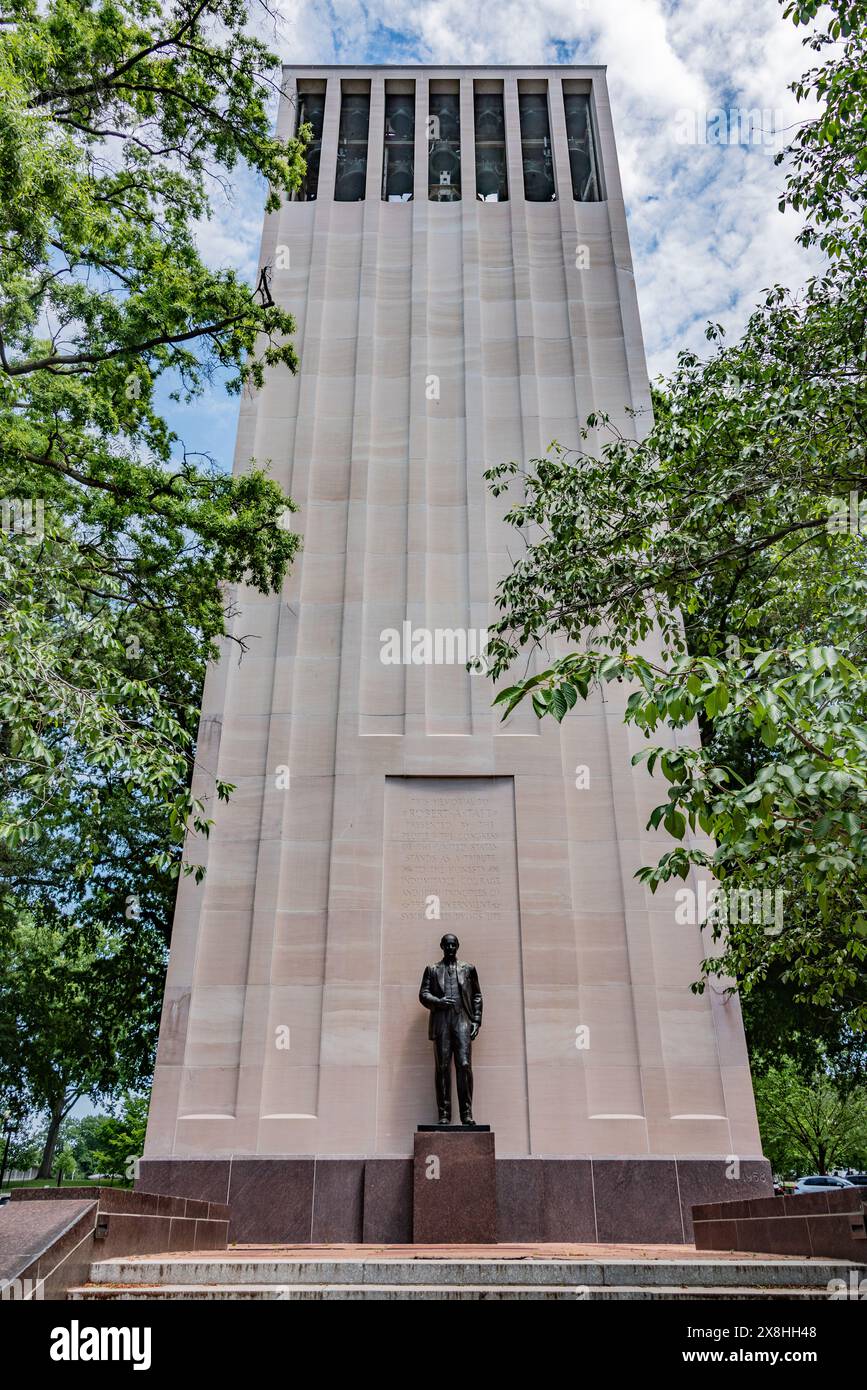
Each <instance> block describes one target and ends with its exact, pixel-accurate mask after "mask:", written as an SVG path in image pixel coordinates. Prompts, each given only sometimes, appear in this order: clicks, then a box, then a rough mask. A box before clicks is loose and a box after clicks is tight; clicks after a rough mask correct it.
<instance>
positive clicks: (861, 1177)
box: [846, 1173, 867, 1187]
mask: <svg viewBox="0 0 867 1390" xmlns="http://www.w3.org/2000/svg"><path fill="white" fill-rule="evenodd" d="M846 1181H847V1182H851V1183H852V1185H853V1186H854V1187H867V1173H847V1174H846Z"/></svg>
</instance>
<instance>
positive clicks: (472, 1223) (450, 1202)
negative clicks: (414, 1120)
mask: <svg viewBox="0 0 867 1390" xmlns="http://www.w3.org/2000/svg"><path fill="white" fill-rule="evenodd" d="M412 1239H413V1244H415V1245H494V1244H496V1240H497V1174H496V1165H495V1158H494V1136H493V1134H492V1133H491V1131H490V1126H485V1128H484V1129H482V1127H481V1126H477V1125H460V1126H457V1125H442V1126H434V1125H431V1126H422V1125H419V1129H418V1132H417V1134H416V1136H415V1146H414V1152H413V1173H412Z"/></svg>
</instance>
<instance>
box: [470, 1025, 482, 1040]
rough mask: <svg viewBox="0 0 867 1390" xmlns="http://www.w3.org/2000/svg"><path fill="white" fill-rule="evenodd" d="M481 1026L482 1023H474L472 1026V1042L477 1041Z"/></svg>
mask: <svg viewBox="0 0 867 1390" xmlns="http://www.w3.org/2000/svg"><path fill="white" fill-rule="evenodd" d="M481 1026H482V1025H481V1024H480V1023H474V1024H473V1025H472V1027H471V1028H470V1041H471V1042H475V1041H476V1038H477V1037H478V1036H479V1029H480V1028H481Z"/></svg>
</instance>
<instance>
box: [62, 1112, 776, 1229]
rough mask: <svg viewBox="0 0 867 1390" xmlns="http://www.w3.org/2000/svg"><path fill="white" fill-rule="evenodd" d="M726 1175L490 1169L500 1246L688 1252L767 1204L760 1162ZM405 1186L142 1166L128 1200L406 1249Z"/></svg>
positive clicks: (566, 1164)
mask: <svg viewBox="0 0 867 1390" xmlns="http://www.w3.org/2000/svg"><path fill="white" fill-rule="evenodd" d="M420 1138H423V1140H424V1142H425V1145H426V1147H425V1149H424V1152H425V1153H435V1152H436V1150H435V1149H434V1148H433V1145H434V1144H436V1143H437V1142H439V1141H440V1140H441V1139H443V1140H445V1141H446V1142H451V1143H454V1144H467V1143H469V1142H471V1141H472V1140H473V1139H480V1140H485V1139H491V1135H489V1134H485V1133H484V1132H482V1133H479V1132H478V1131H473V1130H471V1129H469V1128H467V1129H466V1130H465V1129H464V1128H463V1126H457V1125H448V1126H446V1130H445V1133H444V1134H443V1133H441V1132H437V1131H436V1130H432V1131H429V1132H426V1133H425V1134H424V1135H419V1134H416V1135H415V1143H416V1144H418V1142H419V1139H420ZM441 1167H442V1165H441ZM731 1172H732V1164H731V1158H730V1156H729V1155H727V1154H717V1155H715V1156H714V1155H708V1156H706V1157H704V1158H675V1157H668V1158H665V1157H662V1156H660V1157H658V1158H650V1157H648V1156H647V1155H643V1156H628V1155H626V1156H621V1157H619V1158H617V1157H612V1158H591V1157H590V1156H589V1155H586V1154H585V1155H576V1156H575V1157H574V1158H543V1157H541V1156H533V1157H532V1158H529V1157H525V1158H498V1159H497V1160H496V1173H497V1238H498V1239H499V1240H500V1241H504V1242H507V1243H518V1244H520V1243H524V1242H527V1241H532V1242H535V1241H543V1242H544V1241H555V1242H556V1241H580V1242H584V1241H601V1242H603V1243H605V1244H609V1245H610V1244H617V1243H618V1242H621V1241H625V1242H627V1243H632V1244H634V1243H636V1242H645V1243H648V1244H657V1245H671V1244H683V1243H687V1244H688V1243H689V1242H690V1241H691V1240H692V1234H693V1233H692V1208H693V1207H694V1206H695V1205H696V1204H697V1203H700V1202H705V1203H706V1202H725V1201H731V1200H733V1199H734V1200H743V1201H746V1200H751V1199H754V1198H759V1197H770V1196H772V1195H773V1191H774V1186H773V1180H772V1178H771V1166H770V1164H769V1163H768V1161H767V1159H764V1158H743V1159H742V1160H741V1165H740V1172H739V1176H738V1177H737V1178H732V1176H731ZM413 1177H414V1174H413V1158H412V1156H411V1155H410V1154H406V1155H399V1156H388V1155H381V1156H377V1157H369V1156H368V1157H362V1156H355V1157H350V1156H346V1157H343V1158H338V1157H335V1156H333V1155H328V1156H325V1157H317V1156H315V1155H310V1156H308V1157H306V1158H305V1157H295V1158H289V1157H271V1158H269V1157H265V1156H263V1157H261V1158H254V1157H252V1156H250V1155H247V1154H239V1155H236V1156H235V1157H223V1158H207V1159H206V1158H143V1159H142V1160H141V1162H140V1164H139V1175H138V1178H137V1179H136V1189H137V1190H138V1191H144V1192H164V1193H172V1194H174V1195H178V1196H181V1197H198V1198H200V1199H203V1200H205V1201H209V1202H227V1203H228V1204H229V1206H230V1207H231V1211H232V1222H231V1226H230V1227H229V1240H230V1241H237V1242H241V1243H247V1242H249V1243H252V1244H254V1245H258V1244H266V1245H267V1244H271V1243H272V1242H273V1243H276V1244H284V1245H296V1244H299V1243H304V1242H308V1241H309V1242H312V1243H313V1244H320V1243H322V1242H326V1243H327V1242H329V1241H337V1242H346V1243H348V1244H350V1245H354V1244H371V1243H373V1244H386V1245H406V1244H408V1243H409V1242H411V1241H412V1238H413V1237H412V1225H413ZM430 1185H431V1180H428V1186H430ZM61 1190H63V1189H61Z"/></svg>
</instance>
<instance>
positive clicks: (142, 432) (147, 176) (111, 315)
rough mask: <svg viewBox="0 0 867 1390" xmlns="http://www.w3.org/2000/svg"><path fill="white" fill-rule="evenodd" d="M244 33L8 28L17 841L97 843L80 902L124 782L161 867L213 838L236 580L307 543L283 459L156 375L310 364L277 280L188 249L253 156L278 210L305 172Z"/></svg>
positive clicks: (152, 21) (221, 12) (81, 12)
mask: <svg viewBox="0 0 867 1390" xmlns="http://www.w3.org/2000/svg"><path fill="white" fill-rule="evenodd" d="M247 19H248V14H247V7H246V5H245V4H243V3H242V0H173V3H169V4H162V3H159V0H74V3H73V0H49V3H47V4H45V5H38V4H37V3H36V0H9V4H8V5H7V6H6V7H5V9H4V15H3V25H2V27H0V323H2V334H0V495H2V497H3V498H5V499H6V502H5V503H4V507H5V512H4V526H3V529H2V531H0V686H2V692H3V693H2V698H0V839H2V840H3V841H4V842H5V845H6V847H7V850H8V851H9V852H10V853H11V854H12V855H13V856H15V854H16V852H17V851H18V850H19V849H20V848H21V847H22V846H24V847H25V851H26V853H29V847H30V846H31V845H32V844H33V842H35V841H36V840H38V839H39V838H40V837H43V836H46V837H49V839H51V838H52V837H59V838H60V839H61V841H63V840H64V838H65V839H66V840H67V841H68V840H69V839H70V838H72V839H76V838H78V837H79V834H80V844H81V852H80V854H79V855H78V856H77V859H76V860H75V863H74V864H73V865H72V868H73V869H74V871H75V873H76V877H77V880H78V882H79V883H80V884H83V883H86V882H87V881H88V880H89V878H90V876H91V871H92V866H93V864H94V863H95V862H96V861H97V860H98V859H99V857H100V855H101V853H102V851H103V847H104V845H105V843H106V840H107V838H109V837H110V835H111V833H112V830H113V829H115V828H116V816H117V808H118V799H120V802H121V803H122V802H123V793H124V789H126V792H127V794H128V801H127V805H126V810H127V813H128V814H129V816H130V817H132V816H133V815H134V814H136V813H137V810H136V807H135V806H134V804H133V803H134V802H135V801H136V800H138V801H139V802H140V801H141V800H142V799H144V800H146V801H148V802H149V803H150V805H151V806H152V807H155V808H157V811H158V816H159V819H160V823H161V835H160V838H161V844H160V846H159V849H153V851H152V856H153V863H154V866H155V867H156V868H157V869H158V870H165V871H171V872H177V869H178V860H179V857H180V846H181V844H182V842H183V839H184V833H185V831H186V829H187V828H188V827H189V825H190V824H192V825H194V826H196V827H197V828H199V829H200V830H204V831H206V830H207V826H208V823H209V821H208V816H207V812H206V808H205V806H204V805H203V804H201V803H198V804H197V803H194V802H193V801H192V800H191V798H190V794H189V790H188V788H189V780H190V768H191V763H192V758H193V755H194V727H195V711H196V705H197V703H198V693H199V689H200V681H201V675H202V670H203V667H204V664H205V662H206V661H207V659H208V658H209V657H212V656H214V655H215V654H216V652H217V645H216V644H217V643H218V641H219V640H220V639H221V638H223V637H224V636H225V635H226V634H227V633H228V632H229V631H230V629H231V617H232V614H231V612H230V611H228V609H227V607H226V601H225V597H224V586H225V584H226V583H227V582H228V583H238V582H247V583H250V584H252V585H254V586H257V587H259V588H262V589H276V588H279V586H280V584H281V583H282V580H283V577H284V575H285V572H286V568H287V566H288V564H289V562H290V561H291V558H292V556H293V554H294V553H295V550H296V548H297V544H298V538H297V536H296V535H294V534H293V533H292V532H291V531H290V530H289V529H288V528H287V525H286V518H287V516H288V513H289V511H290V510H291V508H292V503H291V501H290V499H289V498H287V497H286V496H284V494H283V492H282V490H281V489H280V487H279V486H278V485H277V484H276V483H275V482H274V481H273V480H272V479H271V478H269V477H268V475H267V471H266V469H267V461H259V462H257V461H253V462H252V465H251V467H250V468H249V470H248V471H247V472H245V473H244V474H242V475H241V476H238V477H234V478H233V477H228V476H225V475H224V474H222V473H221V472H219V471H218V470H217V469H216V468H215V467H213V466H211V465H210V464H209V461H208V460H207V459H203V458H201V457H199V456H197V455H195V454H194V453H193V452H191V451H189V450H187V449H185V448H184V447H183V446H182V444H181V442H180V441H179V440H178V439H176V438H175V436H174V435H173V434H172V433H171V431H169V429H168V428H167V426H166V424H165V421H164V420H163V419H162V417H161V415H160V414H159V411H158V409H157V407H156V404H155V399H156V396H155V393H156V389H157V387H158V386H160V385H161V384H162V382H163V381H165V382H167V383H170V384H172V387H173V391H174V393H175V394H177V393H179V392H180V393H183V394H184V395H186V396H187V397H189V396H190V395H193V394H195V393H197V392H201V391H202V390H203V388H204V386H205V385H206V384H207V382H208V381H209V380H211V379H212V378H213V377H214V375H215V373H217V374H220V375H221V376H223V377H226V378H227V380H228V386H229V389H230V390H234V391H236V392H237V391H240V390H241V389H242V388H248V389H251V390H255V389H257V388H258V387H259V386H261V384H262V382H263V381H264V374H265V371H266V369H268V368H271V369H274V370H277V369H282V370H286V369H288V370H289V371H294V370H295V368H296V365H297V359H296V354H295V350H294V347H293V345H292V342H291V334H292V332H293V330H294V322H293V320H292V317H291V315H290V314H288V313H287V312H286V311H284V310H283V309H280V308H279V307H278V306H277V305H276V304H275V303H274V301H273V299H272V296H271V293H270V288H269V274H270V271H269V269H268V268H267V267H266V268H265V269H263V271H262V274H261V276H260V278H259V281H258V284H257V286H256V287H255V288H253V287H251V286H249V285H247V284H246V283H244V281H243V280H241V279H240V278H239V277H238V276H237V275H236V274H235V273H234V272H232V271H228V270H221V269H217V270H214V269H211V268H209V267H208V266H206V265H205V264H204V263H203V261H202V259H201V257H200V255H199V252H198V250H197V247H196V241H195V226H196V223H197V221H199V220H200V219H202V218H204V217H207V216H208V214H209V208H210V204H209V195H208V189H209V187H215V186H216V185H218V184H220V183H221V182H224V179H225V175H226V174H227V173H228V172H230V171H232V170H234V169H235V168H236V167H237V166H238V165H239V164H242V163H245V164H246V165H247V166H249V167H250V168H252V169H253V170H254V172H255V173H256V174H257V175H258V176H259V177H260V178H261V179H262V180H263V181H264V183H265V184H266V185H267V194H266V207H268V208H269V209H272V210H273V209H274V208H276V207H277V206H279V202H280V199H281V197H282V196H285V195H287V194H289V193H291V191H292V190H293V189H294V188H295V187H297V185H298V183H299V181H300V179H301V177H302V175H303V170H304V161H303V147H304V142H303V139H302V140H294V139H293V140H290V141H288V142H283V141H280V140H278V139H276V138H274V137H273V136H272V135H271V133H270V122H271V114H270V103H271V98H272V96H273V94H274V92H275V91H276V90H277V84H275V82H274V79H273V76H272V74H273V72H274V70H275V64H276V60H275V59H274V58H273V56H272V55H271V54H270V53H269V52H268V50H267V49H266V48H265V47H264V45H263V44H262V43H261V42H260V41H259V40H258V39H257V38H255V37H254V36H252V35H251V34H249V33H248V32H247V30H246V27H245V26H246V24H247ZM303 134H306V132H303ZM239 640H240V641H241V644H242V645H243V638H241V639H239ZM228 791H229V789H228V788H227V787H225V786H222V785H220V784H216V785H215V787H214V794H215V795H228ZM106 819H107V820H108V821H109V822H110V824H107V823H106ZM64 852H65V850H64ZM25 857H26V855H25ZM188 867H189V866H188ZM12 872H13V878H16V879H17V883H16V885H15V886H16V890H17V889H18V887H19V886H20V880H21V878H22V871H21V869H20V866H19V865H13V866H12ZM25 873H26V871H25Z"/></svg>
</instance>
